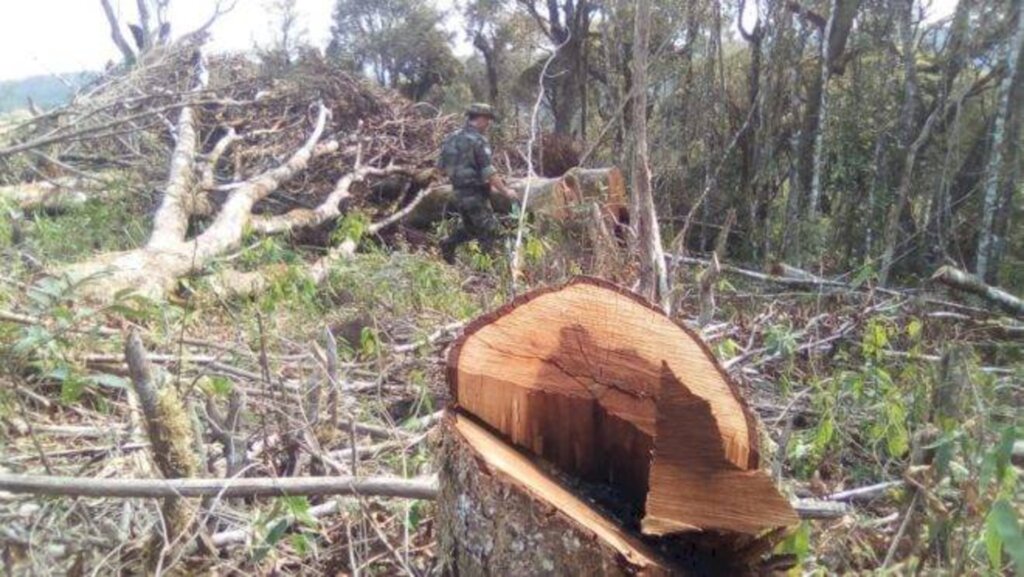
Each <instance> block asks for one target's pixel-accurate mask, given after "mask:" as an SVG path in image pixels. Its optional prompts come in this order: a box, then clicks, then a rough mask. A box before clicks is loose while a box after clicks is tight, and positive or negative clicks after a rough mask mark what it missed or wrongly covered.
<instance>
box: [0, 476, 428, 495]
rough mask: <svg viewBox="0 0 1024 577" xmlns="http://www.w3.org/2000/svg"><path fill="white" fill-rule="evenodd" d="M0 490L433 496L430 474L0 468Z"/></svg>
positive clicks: (41, 493) (177, 493) (133, 493)
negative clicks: (92, 474) (114, 475)
mask: <svg viewBox="0 0 1024 577" xmlns="http://www.w3.org/2000/svg"><path fill="white" fill-rule="evenodd" d="M0 491H8V492H10V493H28V494H33V495H51V496H58V497H113V498H141V499H165V498H168V497H171V498H181V497H217V496H220V497H287V496H291V495H307V496H313V495H361V496H365V497H401V498H406V499H433V498H434V496H435V495H436V494H437V481H436V480H435V479H433V478H418V479H401V478H396V477H359V478H356V477H282V478H271V477H246V478H240V479H90V478H84V477H50V476H46V475H11V474H6V473H0Z"/></svg>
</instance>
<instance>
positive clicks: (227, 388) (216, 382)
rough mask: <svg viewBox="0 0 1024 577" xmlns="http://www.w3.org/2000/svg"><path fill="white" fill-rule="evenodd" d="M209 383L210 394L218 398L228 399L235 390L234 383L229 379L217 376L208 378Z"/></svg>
mask: <svg viewBox="0 0 1024 577" xmlns="http://www.w3.org/2000/svg"><path fill="white" fill-rule="evenodd" d="M209 383H210V392H212V393H213V394H214V395H216V396H218V397H228V396H229V395H231V391H232V390H233V389H234V388H235V385H234V383H232V382H231V380H230V379H228V378H227V377H222V376H219V375H218V376H212V377H210V380H209Z"/></svg>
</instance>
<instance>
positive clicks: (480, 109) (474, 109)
mask: <svg viewBox="0 0 1024 577" xmlns="http://www.w3.org/2000/svg"><path fill="white" fill-rule="evenodd" d="M466 116H468V117H469V118H473V117H474V116H486V117H488V118H490V119H491V120H497V119H498V117H497V115H495V114H494V108H492V107H491V105H490V104H485V103H483V102H474V103H473V104H470V105H469V106H468V107H467V108H466Z"/></svg>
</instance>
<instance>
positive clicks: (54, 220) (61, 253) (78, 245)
mask: <svg viewBox="0 0 1024 577" xmlns="http://www.w3.org/2000/svg"><path fill="white" fill-rule="evenodd" d="M147 203H148V199H147V198H145V197H143V196H140V195H139V194H138V193H136V192H134V191H133V190H132V189H131V188H130V187H129V186H128V185H127V183H125V182H115V183H114V184H113V185H112V186H111V189H110V190H109V191H108V193H107V194H106V195H104V198H97V199H90V200H88V201H86V202H85V203H84V204H81V205H78V206H72V207H69V208H67V209H66V210H64V211H62V212H60V213H57V214H52V215H48V214H31V215H27V216H26V217H25V221H24V222H23V224H22V230H23V233H24V243H23V246H22V250H24V251H26V252H28V253H29V254H31V255H33V256H34V257H36V258H38V259H40V260H42V261H43V262H46V263H70V262H75V261H78V260H83V259H85V258H88V257H90V256H93V255H95V254H97V253H103V252H111V251H120V250H128V249H132V248H136V247H138V246H139V245H141V244H142V243H143V242H144V241H145V239H146V236H147V235H148V231H149V222H148V220H149V219H148V217H147V216H146V215H145V205H146V204H147ZM7 220H8V219H4V221H5V222H4V224H2V225H0V226H3V227H7V230H0V237H2V238H3V239H4V242H7V243H9V242H10V240H9V239H10V236H11V235H10V226H11V225H10V224H9V223H8V222H7Z"/></svg>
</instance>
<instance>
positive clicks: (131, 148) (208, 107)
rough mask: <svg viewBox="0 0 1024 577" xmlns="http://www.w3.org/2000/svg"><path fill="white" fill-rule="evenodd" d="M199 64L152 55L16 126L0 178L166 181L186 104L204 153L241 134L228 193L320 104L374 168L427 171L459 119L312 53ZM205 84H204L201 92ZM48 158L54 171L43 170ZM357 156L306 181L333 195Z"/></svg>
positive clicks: (301, 131)
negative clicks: (87, 175)
mask: <svg viewBox="0 0 1024 577" xmlns="http://www.w3.org/2000/svg"><path fill="white" fill-rule="evenodd" d="M201 58H202V53H201V51H200V47H199V46H198V45H196V44H194V43H192V44H186V45H176V46H172V47H169V48H168V49H166V50H164V51H156V52H153V53H150V54H148V55H147V57H146V59H145V60H143V61H142V62H140V63H138V64H137V65H135V66H132V67H129V68H122V67H117V68H113V69H111V70H109V71H108V72H107V73H106V74H104V75H103V76H101V77H100V78H98V79H96V80H95V81H93V82H92V83H91V84H89V85H87V86H86V87H84V88H83V89H82V90H81V91H80V92H79V93H78V94H77V95H76V96H75V97H74V98H73V99H72V101H71V102H70V103H69V104H67V105H65V106H62V107H59V108H56V109H54V110H51V111H48V112H40V113H38V114H36V115H34V116H32V117H31V118H29V119H27V120H25V121H24V122H22V123H21V124H19V125H17V126H14V127H12V128H10V129H9V130H8V131H7V133H6V134H4V135H2V141H0V142H3V145H2V146H0V161H2V162H3V165H2V168H3V170H2V171H0V182H3V183H5V184H20V183H24V182H31V181H34V180H41V179H42V180H45V179H47V178H52V177H53V176H54V175H55V172H59V170H64V171H67V172H70V173H72V174H74V172H75V170H80V171H82V172H95V171H98V170H103V169H111V168H121V169H124V168H130V169H133V170H135V171H138V172H139V173H141V174H143V175H144V176H145V177H147V178H149V179H150V180H156V181H159V180H160V179H161V178H163V177H165V176H166V170H165V169H164V167H165V166H166V161H167V159H168V157H169V156H170V154H171V152H172V150H173V148H174V146H175V144H176V140H177V133H176V127H175V122H176V119H177V117H178V113H179V111H180V110H181V109H182V108H183V107H185V106H187V105H192V106H194V107H195V108H196V110H197V118H196V127H195V128H196V131H197V134H198V140H199V142H200V144H201V149H202V153H203V154H210V153H211V152H213V147H214V145H215V144H216V143H217V142H218V141H219V140H221V139H222V138H223V136H224V135H225V134H227V133H228V132H230V131H234V133H235V135H236V136H235V138H236V139H237V144H238V145H237V149H236V150H235V151H234V152H231V153H230V154H229V155H227V157H226V159H225V161H226V162H225V164H226V165H227V166H225V167H220V168H218V170H217V173H216V177H217V181H218V182H217V183H218V184H221V185H223V184H228V183H230V182H231V181H232V180H237V178H236V177H244V176H246V175H251V174H256V173H259V172H262V171H264V170H267V169H268V168H271V167H273V166H275V165H276V164H278V163H279V162H280V161H281V159H283V158H286V157H287V156H288V155H289V154H291V152H292V151H294V150H295V149H296V148H298V147H299V146H300V145H301V144H302V142H303V141H304V140H305V138H306V136H307V134H308V132H309V129H310V123H311V121H312V119H313V118H314V117H315V112H316V105H317V103H318V102H322V103H323V104H324V106H325V107H326V108H327V110H328V111H329V113H330V121H329V124H328V126H327V128H326V130H325V137H326V138H328V139H330V138H339V137H340V138H341V139H343V140H347V141H350V142H352V141H355V140H356V139H357V138H358V139H361V140H362V141H363V142H364V143H365V148H364V150H363V154H364V157H365V159H366V160H367V161H368V162H370V163H382V164H385V165H386V164H388V163H391V164H400V165H403V166H424V165H429V164H430V162H431V157H432V155H433V154H434V152H435V151H436V146H437V145H438V143H439V141H440V139H441V138H442V137H443V135H444V133H445V132H446V131H447V130H449V129H450V128H451V127H452V126H453V123H454V119H453V118H452V117H450V116H443V115H440V114H439V113H438V112H437V111H436V110H433V109H431V108H430V107H429V106H428V105H424V104H415V103H412V102H410V101H408V100H406V99H405V98H403V97H401V96H400V95H398V94H397V93H394V92H391V91H387V90H383V89H381V88H379V87H377V86H375V85H373V84H372V83H370V82H368V81H366V80H365V79H363V78H360V77H358V76H356V75H353V74H352V73H351V72H350V71H348V70H345V69H343V68H341V67H340V66H339V65H337V64H336V63H333V62H331V61H329V60H327V59H325V58H324V57H323V56H321V55H320V53H319V52H317V51H313V50H310V51H307V52H305V53H303V54H302V55H301V56H300V57H299V58H298V59H297V61H296V62H295V63H293V64H291V65H289V66H287V67H279V66H266V65H263V64H261V63H259V62H256V61H254V60H253V59H252V58H250V57H248V56H245V55H220V56H216V57H211V58H210V59H209V60H208V61H200V59H201ZM199 76H206V79H205V80H201V79H200V78H199ZM200 82H201V83H202V84H203V87H202V88H201V89H197V88H196V86H197V84H199V83H200ZM233 148H235V147H233ZM43 155H45V156H46V157H49V159H50V161H51V162H52V163H53V165H50V166H47V165H46V162H45V161H42V162H40V159H42V158H43ZM354 160H355V156H354V149H352V148H350V147H349V148H341V149H339V150H338V151H335V152H333V153H330V154H325V155H323V156H322V157H320V158H318V162H317V164H318V165H320V166H321V169H320V170H315V171H313V172H314V173H315V174H312V175H308V176H307V177H306V178H305V183H306V184H309V185H310V186H312V187H313V189H314V190H315V189H330V187H331V186H332V185H333V183H334V182H335V181H336V180H337V178H338V177H339V176H340V175H341V174H342V173H343V172H344V171H345V170H347V169H350V168H351V167H352V165H353V162H354ZM58 169H59V170H58Z"/></svg>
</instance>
